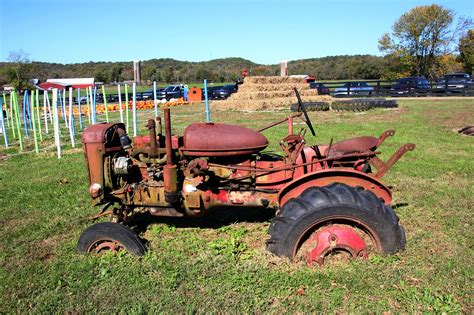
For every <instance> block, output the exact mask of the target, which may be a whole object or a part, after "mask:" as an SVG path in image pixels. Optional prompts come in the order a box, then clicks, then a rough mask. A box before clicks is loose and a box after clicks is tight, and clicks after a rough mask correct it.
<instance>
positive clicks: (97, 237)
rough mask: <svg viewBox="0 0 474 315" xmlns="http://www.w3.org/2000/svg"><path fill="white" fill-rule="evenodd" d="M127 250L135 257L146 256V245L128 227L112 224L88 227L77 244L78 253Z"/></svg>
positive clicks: (98, 224)
mask: <svg viewBox="0 0 474 315" xmlns="http://www.w3.org/2000/svg"><path fill="white" fill-rule="evenodd" d="M120 250H126V251H128V252H129V253H131V254H133V255H135V256H142V255H143V254H145V251H146V248H145V245H143V243H142V242H141V241H140V239H139V238H138V236H137V235H136V234H135V233H133V232H132V230H130V229H129V228H128V227H126V226H124V225H122V224H118V223H112V222H101V223H96V224H94V225H91V226H90V227H88V228H87V229H86V230H85V231H84V232H83V233H82V235H81V237H80V238H79V241H78V242H77V252H78V253H81V254H85V253H95V254H100V253H102V252H105V251H112V252H117V251H120Z"/></svg>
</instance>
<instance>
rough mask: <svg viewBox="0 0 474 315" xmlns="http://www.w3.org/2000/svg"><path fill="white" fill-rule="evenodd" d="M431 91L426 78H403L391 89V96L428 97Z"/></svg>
mask: <svg viewBox="0 0 474 315" xmlns="http://www.w3.org/2000/svg"><path fill="white" fill-rule="evenodd" d="M430 90H431V87H430V83H429V82H428V80H426V78H424V77H408V78H402V79H400V80H398V81H396V82H395V84H393V85H392V87H391V88H390V94H391V95H427V94H428V93H429V92H430Z"/></svg>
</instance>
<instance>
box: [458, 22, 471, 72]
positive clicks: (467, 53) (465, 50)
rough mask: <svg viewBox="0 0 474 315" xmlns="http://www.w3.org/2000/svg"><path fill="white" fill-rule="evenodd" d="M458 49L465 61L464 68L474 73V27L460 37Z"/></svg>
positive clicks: (460, 56)
mask: <svg viewBox="0 0 474 315" xmlns="http://www.w3.org/2000/svg"><path fill="white" fill-rule="evenodd" d="M458 49H459V60H460V61H461V62H462V63H463V65H464V70H465V71H466V72H468V73H470V74H474V73H473V70H474V29H470V30H469V31H467V33H466V35H464V36H462V37H461V38H460V39H459V45H458Z"/></svg>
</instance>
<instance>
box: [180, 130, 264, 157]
mask: <svg viewBox="0 0 474 315" xmlns="http://www.w3.org/2000/svg"><path fill="white" fill-rule="evenodd" d="M183 138H184V146H183V147H182V148H181V152H182V153H183V154H184V155H188V156H206V157H213V156H232V155H244V154H253V153H258V152H259V151H261V150H263V149H265V148H266V147H267V145H268V140H267V138H266V137H265V136H263V135H262V134H261V133H259V132H258V131H256V130H253V129H249V128H245V127H240V126H234V125H227V124H215V123H194V124H191V125H190V126H188V127H187V128H186V130H185V131H184V136H183Z"/></svg>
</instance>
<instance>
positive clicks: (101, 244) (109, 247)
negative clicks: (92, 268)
mask: <svg viewBox="0 0 474 315" xmlns="http://www.w3.org/2000/svg"><path fill="white" fill-rule="evenodd" d="M122 249H124V246H123V245H122V244H121V243H119V242H117V241H114V240H100V241H97V242H95V243H94V244H92V245H91V246H90V247H89V250H88V252H89V253H96V254H98V253H100V252H104V251H111V252H114V253H115V252H118V251H119V250H122Z"/></svg>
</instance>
